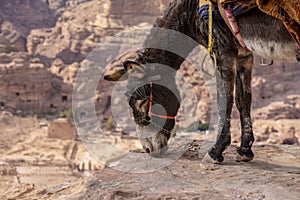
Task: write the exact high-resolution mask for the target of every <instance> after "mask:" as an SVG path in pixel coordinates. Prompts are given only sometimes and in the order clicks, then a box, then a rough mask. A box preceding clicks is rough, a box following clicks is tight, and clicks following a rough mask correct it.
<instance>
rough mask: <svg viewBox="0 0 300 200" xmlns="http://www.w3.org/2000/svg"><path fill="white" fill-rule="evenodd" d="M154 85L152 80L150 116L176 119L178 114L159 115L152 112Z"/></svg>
mask: <svg viewBox="0 0 300 200" xmlns="http://www.w3.org/2000/svg"><path fill="white" fill-rule="evenodd" d="M152 87H153V84H152V82H150V102H149V114H148V115H149V117H152V116H154V117H158V118H162V119H175V117H176V116H168V115H157V114H154V113H152V106H153V94H152Z"/></svg>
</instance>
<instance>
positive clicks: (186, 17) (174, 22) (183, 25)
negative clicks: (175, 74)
mask: <svg viewBox="0 0 300 200" xmlns="http://www.w3.org/2000/svg"><path fill="white" fill-rule="evenodd" d="M198 2H199V1H198V0H174V1H173V2H172V3H171V4H170V6H169V7H168V9H167V10H166V11H165V13H164V15H163V17H162V18H158V19H157V20H156V22H155V24H154V28H153V29H152V31H151V34H150V35H149V36H148V37H147V39H146V41H145V43H144V46H145V47H149V46H151V47H156V46H159V47H161V44H164V45H165V46H163V48H160V49H158V48H156V49H154V48H145V49H144V50H143V51H142V52H141V53H140V54H139V56H138V58H137V61H138V62H140V63H142V64H145V63H160V64H163V65H167V66H169V67H171V68H173V69H175V70H178V69H179V68H180V65H181V64H182V62H183V61H184V59H185V58H186V57H187V56H188V54H189V53H190V52H191V51H192V50H193V49H194V48H195V45H186V44H185V43H184V41H178V40H179V38H178V37H177V34H172V32H179V33H180V34H184V35H187V36H189V37H192V35H191V34H192V33H191V30H192V28H191V27H193V26H194V25H195V23H196V20H197V14H196V12H197V9H196V8H197V6H198ZM157 28H159V29H161V30H163V31H162V32H163V33H161V32H160V30H159V29H157ZM168 30H172V31H169V32H168ZM192 38H193V37H192ZM179 42H182V47H183V46H184V49H183V48H182V49H181V52H180V56H179V55H177V54H175V53H172V52H170V49H172V48H174V44H177V47H178V43H179Z"/></svg>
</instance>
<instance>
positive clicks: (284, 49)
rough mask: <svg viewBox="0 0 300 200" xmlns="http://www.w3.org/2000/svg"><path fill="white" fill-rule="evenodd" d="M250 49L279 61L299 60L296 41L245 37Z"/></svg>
mask: <svg viewBox="0 0 300 200" xmlns="http://www.w3.org/2000/svg"><path fill="white" fill-rule="evenodd" d="M244 41H245V44H246V46H247V48H248V49H249V50H251V51H252V52H253V53H254V54H257V55H258V56H260V57H263V58H266V59H270V60H277V61H297V60H296V53H297V46H296V44H295V43H287V42H282V43H279V42H275V41H263V40H259V39H249V40H247V38H244Z"/></svg>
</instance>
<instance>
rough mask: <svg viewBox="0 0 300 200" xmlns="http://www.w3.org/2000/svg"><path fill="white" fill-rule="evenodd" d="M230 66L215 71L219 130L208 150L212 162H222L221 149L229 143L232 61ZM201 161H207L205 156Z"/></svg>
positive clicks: (231, 103)
mask: <svg viewBox="0 0 300 200" xmlns="http://www.w3.org/2000/svg"><path fill="white" fill-rule="evenodd" d="M226 63H227V64H229V66H230V68H226V67H219V68H218V71H217V98H218V99H217V100H218V108H219V130H218V136H217V141H216V143H215V144H214V146H213V147H212V148H211V149H210V150H209V152H208V155H209V157H210V158H212V159H213V160H214V163H220V162H223V160H224V157H223V155H222V154H223V151H224V150H225V149H226V148H227V147H228V146H229V145H230V143H231V135H230V118H231V111H232V106H233V90H234V71H233V62H232V65H230V64H231V63H230V62H228V61H227V62H226ZM203 161H207V156H206V158H205V159H204V160H203Z"/></svg>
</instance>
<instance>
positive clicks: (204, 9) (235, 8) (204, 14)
mask: <svg viewBox="0 0 300 200" xmlns="http://www.w3.org/2000/svg"><path fill="white" fill-rule="evenodd" d="M226 8H229V9H231V11H232V14H233V15H234V16H239V15H241V14H243V13H245V12H247V11H248V10H249V7H248V6H242V5H237V4H235V3H227V4H226ZM208 9H209V5H204V6H201V7H199V8H198V12H199V16H200V19H208V18H209V11H208ZM213 19H223V18H222V16H221V14H220V12H219V9H218V6H217V5H215V4H214V5H213Z"/></svg>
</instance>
